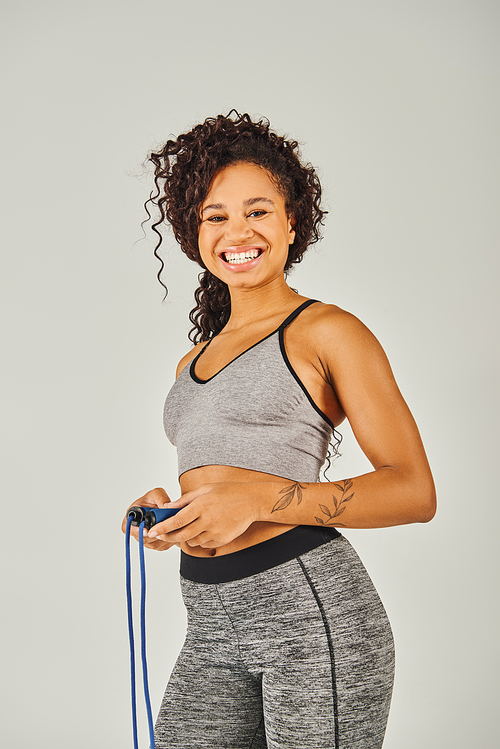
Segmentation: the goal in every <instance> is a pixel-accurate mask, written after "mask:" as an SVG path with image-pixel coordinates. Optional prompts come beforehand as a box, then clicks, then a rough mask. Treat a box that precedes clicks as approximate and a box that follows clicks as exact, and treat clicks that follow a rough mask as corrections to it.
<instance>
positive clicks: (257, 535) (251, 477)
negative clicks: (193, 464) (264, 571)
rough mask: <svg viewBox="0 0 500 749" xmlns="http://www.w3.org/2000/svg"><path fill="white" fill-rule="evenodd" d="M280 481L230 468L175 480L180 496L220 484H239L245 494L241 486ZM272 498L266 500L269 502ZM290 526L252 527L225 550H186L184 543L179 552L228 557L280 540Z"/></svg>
mask: <svg viewBox="0 0 500 749" xmlns="http://www.w3.org/2000/svg"><path fill="white" fill-rule="evenodd" d="M276 480H278V481H283V478H282V477H277V476H273V475H272V474H269V473H260V471H249V470H247V469H246V468H233V467H232V466H202V467H201V468H194V469H192V470H191V471H186V473H183V474H182V476H181V477H180V479H179V483H180V486H181V492H182V494H185V493H186V492H189V491H193V490H194V489H198V488H199V487H200V486H203V485H204V484H217V483H220V482H224V481H231V482H240V483H241V490H242V492H244V491H245V484H247V483H252V482H255V481H276ZM271 501H272V497H270V498H269V502H271ZM295 527H296V526H294V525H281V524H280V523H267V522H257V523H252V525H250V527H249V528H247V530H246V531H245V532H244V533H242V534H241V536H238V537H237V538H235V539H234V541H231V543H229V544H226V545H225V546H220V547H218V548H217V549H205V548H202V547H201V546H188V545H187V544H186V543H183V544H182V545H181V549H182V551H184V552H185V553H186V554H189V555H191V556H194V557H213V556H222V555H223V554H232V553H233V552H235V551H240V549H246V548H248V547H249V546H255V544H259V543H261V542H262V541H267V539H269V538H274V537H275V536H280V535H281V534H282V533H286V531H289V530H291V529H292V528H295Z"/></svg>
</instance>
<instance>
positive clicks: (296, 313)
mask: <svg viewBox="0 0 500 749" xmlns="http://www.w3.org/2000/svg"><path fill="white" fill-rule="evenodd" d="M318 301H319V300H318V299H308V300H307V301H305V302H303V303H302V304H301V305H300V306H299V307H297V309H294V311H293V312H291V313H290V314H289V315H288V317H287V318H286V320H283V322H282V323H281V325H280V326H279V328H278V330H284V329H285V328H286V327H287V325H290V323H291V322H292V321H293V320H295V318H296V317H298V316H299V315H300V313H301V312H302V310H304V309H306V307H309V306H310V305H311V304H316V302H318Z"/></svg>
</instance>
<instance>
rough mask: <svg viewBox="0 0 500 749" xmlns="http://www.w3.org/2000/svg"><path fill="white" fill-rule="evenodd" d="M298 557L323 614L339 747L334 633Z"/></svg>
mask: <svg viewBox="0 0 500 749" xmlns="http://www.w3.org/2000/svg"><path fill="white" fill-rule="evenodd" d="M296 559H297V562H298V563H299V565H300V567H301V569H302V572H303V574H304V577H305V578H306V580H307V582H308V584H309V587H310V588H311V591H312V594H313V596H314V598H315V600H316V604H317V606H318V609H319V611H320V614H321V618H322V620H323V626H324V628H325V633H326V639H327V642H328V651H329V653H330V666H331V673H332V698H333V719H334V726H335V748H336V749H338V747H339V714H338V697H337V679H336V673H335V652H334V648H333V638H332V633H331V630H330V625H329V623H328V618H327V616H326V612H325V609H324V606H323V604H322V602H321V599H320V597H319V595H318V592H317V590H316V588H315V586H314V583H313V581H312V580H311V578H310V576H309V573H308V572H307V570H306V568H305V565H304V563H303V561H302V559H301V558H300V557H297V558H296Z"/></svg>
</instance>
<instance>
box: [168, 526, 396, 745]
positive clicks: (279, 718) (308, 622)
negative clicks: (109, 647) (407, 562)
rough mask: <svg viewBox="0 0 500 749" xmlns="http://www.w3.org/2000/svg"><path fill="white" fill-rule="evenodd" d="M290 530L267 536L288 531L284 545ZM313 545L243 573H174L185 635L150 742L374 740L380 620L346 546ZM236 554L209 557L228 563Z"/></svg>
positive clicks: (382, 681) (384, 696)
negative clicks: (218, 577)
mask: <svg viewBox="0 0 500 749" xmlns="http://www.w3.org/2000/svg"><path fill="white" fill-rule="evenodd" d="M296 532H298V533H299V534H300V530H298V529H295V530H292V531H289V532H288V533H285V534H283V536H281V537H280V539H281V541H279V542H277V543H280V544H281V546H283V539H284V537H289V543H288V546H289V547H290V546H292V547H293V541H294V533H296ZM323 534H324V532H323ZM273 542H274V539H273V540H271V547H272V544H273ZM317 543H319V545H316V547H315V548H313V549H312V550H309V551H306V552H305V553H303V554H300V555H298V556H296V557H294V558H292V559H290V560H289V561H286V562H284V563H282V564H279V565H278V566H273V567H272V568H271V569H267V570H264V571H260V572H257V573H256V574H252V575H250V576H248V577H244V578H243V579H237V580H231V581H229V582H218V583H217V582H210V583H206V582H194V581H192V580H186V579H185V578H183V577H181V585H182V593H183V597H184V601H185V604H186V608H187V612H188V631H187V636H186V641H185V644H184V646H183V648H182V650H181V653H180V655H179V658H178V660H177V663H176V665H175V667H174V669H173V672H172V675H171V678H170V681H169V683H168V686H167V689H166V692H165V696H164V699H163V702H162V705H161V708H160V712H159V715H158V720H157V723H156V746H157V748H158V749H223V747H226V748H227V749H265V748H267V749H378V748H379V747H381V746H382V742H383V739H384V733H385V728H386V723H387V717H388V713H389V705H390V700H391V694H392V684H393V672H394V647H393V639H392V632H391V628H390V624H389V621H388V619H387V615H386V613H385V610H384V607H383V605H382V603H381V601H380V598H379V596H378V594H377V592H376V590H375V588H374V586H373V583H372V581H371V580H370V578H369V576H368V574H367V572H366V570H365V568H364V567H363V565H362V563H361V561H360V559H359V557H358V556H357V554H356V552H355V551H354V550H353V548H352V547H351V545H350V544H349V542H348V541H347V540H346V539H345V538H344V537H343V536H338V537H337V538H334V539H333V540H332V539H331V538H330V539H329V540H327V538H326V536H324V535H323V537H322V540H319V541H318V542H317ZM266 544H267V547H266V548H267V549H269V547H270V542H267V541H266V542H264V544H259V545H258V546H265V545H266ZM299 546H300V544H299ZM252 549H253V550H255V553H258V547H252ZM238 554H240V552H236V555H238ZM236 555H227V558H226V557H220V558H219V559H220V560H222V559H226V562H227V563H228V564H229V565H231V562H230V557H235V556H236ZM271 556H272V548H271ZM214 559H215V558H214ZM207 561H208V562H210V560H207ZM235 562H237V559H236V560H235ZM233 566H234V565H233ZM236 567H237V565H236ZM228 569H231V567H228ZM181 572H182V567H181Z"/></svg>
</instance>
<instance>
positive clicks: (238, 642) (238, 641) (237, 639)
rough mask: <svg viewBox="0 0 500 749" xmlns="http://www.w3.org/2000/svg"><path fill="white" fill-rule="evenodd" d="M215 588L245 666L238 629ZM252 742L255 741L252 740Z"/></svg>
mask: <svg viewBox="0 0 500 749" xmlns="http://www.w3.org/2000/svg"><path fill="white" fill-rule="evenodd" d="M214 587H215V590H216V592H217V598H218V599H219V603H220V605H221V606H222V609H223V611H224V613H225V615H226V616H227V618H228V620H229V623H230V624H231V627H232V628H233V632H234V636H235V638H236V645H237V647H238V655H239V657H240V661H241V663H242V664H243V665H245V662H244V660H243V656H242V654H241V648H240V639H239V637H238V632H237V631H236V627H235V626H234V622H233V620H232V619H231V617H230V616H229V611H228V610H227V608H226V607H225V605H224V601H223V600H222V596H221V594H220V590H219V586H218V585H215V586H214ZM252 741H253V739H252Z"/></svg>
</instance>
